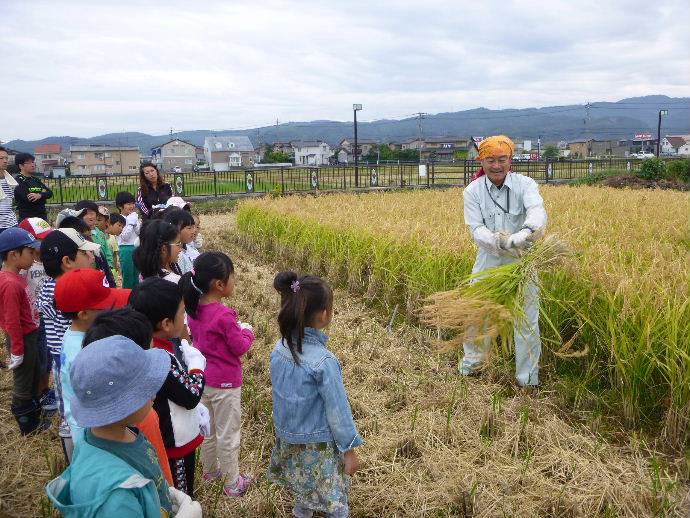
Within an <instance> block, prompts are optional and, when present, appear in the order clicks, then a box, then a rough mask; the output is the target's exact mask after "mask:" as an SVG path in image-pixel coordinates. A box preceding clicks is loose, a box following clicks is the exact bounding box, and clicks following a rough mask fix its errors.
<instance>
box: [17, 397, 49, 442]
mask: <svg viewBox="0 0 690 518" xmlns="http://www.w3.org/2000/svg"><path fill="white" fill-rule="evenodd" d="M11 408H12V414H13V415H14V418H15V419H16V420H17V424H18V425H19V431H20V432H21V434H22V435H28V434H30V433H32V432H35V431H36V430H37V429H38V428H39V427H41V429H44V428H43V427H42V424H43V423H42V420H41V405H40V404H39V403H38V402H36V401H29V402H28V403H24V404H22V405H12V407H11Z"/></svg>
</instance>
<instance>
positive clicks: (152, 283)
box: [129, 277, 182, 330]
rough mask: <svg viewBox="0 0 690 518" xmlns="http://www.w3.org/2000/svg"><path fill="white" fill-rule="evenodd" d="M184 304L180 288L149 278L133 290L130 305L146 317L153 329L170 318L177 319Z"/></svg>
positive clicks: (163, 280)
mask: <svg viewBox="0 0 690 518" xmlns="http://www.w3.org/2000/svg"><path fill="white" fill-rule="evenodd" d="M180 302H182V292H181V291H180V287H179V286H178V285H177V284H175V283H174V282H170V281H166V280H165V279H161V278H160V277H149V278H148V279H144V280H143V281H142V282H140V283H139V284H137V285H136V286H134V288H132V294H131V295H130V296H129V305H130V306H132V307H133V308H134V309H135V310H137V311H139V312H140V313H142V314H144V315H146V317H147V318H148V319H149V322H150V323H151V325H152V326H153V329H154V330H156V329H158V326H159V324H160V323H161V322H162V321H163V320H165V319H166V318H169V319H170V320H174V319H175V315H176V314H177V310H178V308H179V307H180Z"/></svg>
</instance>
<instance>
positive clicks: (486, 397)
mask: <svg viewBox="0 0 690 518" xmlns="http://www.w3.org/2000/svg"><path fill="white" fill-rule="evenodd" d="M202 233H203V235H204V238H205V240H206V246H205V248H206V249H207V250H211V249H221V250H224V251H226V252H227V253H228V254H229V255H230V256H231V257H232V259H233V261H234V262H235V265H236V272H237V290H236V294H235V297H234V298H233V299H232V300H231V301H228V303H229V304H232V305H233V306H235V307H236V308H237V310H238V312H239V314H240V318H241V319H242V320H245V321H248V322H251V323H252V324H253V325H254V329H255V332H256V334H257V341H256V343H255V345H254V347H253V348H252V350H251V351H250V352H249V353H248V354H247V356H246V359H245V363H244V373H245V375H244V376H245V377H244V386H243V408H242V411H243V431H242V433H243V436H242V451H241V468H242V470H243V471H246V472H251V473H252V474H254V475H255V476H256V477H257V478H258V481H257V484H256V485H255V486H254V488H253V489H252V490H251V491H250V492H249V494H248V495H247V496H246V497H244V498H242V499H240V500H238V501H228V500H227V499H226V498H224V497H223V496H222V494H221V493H220V485H219V484H205V485H203V486H202V487H201V489H199V490H198V493H197V497H198V498H200V499H201V501H202V503H203V505H204V510H205V512H204V516H219V517H220V516H247V517H257V518H259V517H265V516H281V517H282V516H290V510H291V502H290V500H289V497H288V495H287V494H285V493H284V492H282V491H281V490H278V489H276V488H274V487H271V486H270V485H269V484H268V483H267V482H266V481H265V478H264V474H265V471H266V467H267V464H268V459H269V456H270V451H271V447H272V444H273V431H272V422H271V387H270V376H269V371H268V356H269V353H270V351H271V349H272V348H273V344H274V343H275V341H276V339H277V337H278V334H277V325H276V323H275V317H276V315H277V310H278V295H277V293H276V292H275V291H274V290H273V288H272V281H273V276H274V274H275V272H276V271H278V270H277V269H276V266H275V265H268V264H266V263H264V262H263V261H262V260H261V259H259V258H257V257H254V256H252V255H250V254H249V253H248V252H247V251H245V249H243V247H242V246H241V245H240V240H239V239H238V236H237V234H236V232H235V227H234V216H233V215H230V214H223V215H214V216H204V217H203V218H202ZM279 266H280V265H279ZM309 273H316V274H318V273H320V272H309ZM386 325H387V322H386V321H385V318H384V317H383V316H381V315H379V314H377V313H376V312H375V311H373V310H371V309H369V308H367V306H366V305H365V304H364V302H363V301H362V300H361V299H359V298H357V297H353V296H350V295H348V294H347V293H345V292H343V291H340V290H337V291H336V294H335V318H334V321H333V324H332V326H331V328H330V329H329V335H330V337H331V340H330V342H329V346H330V347H331V348H332V349H333V350H334V351H335V353H336V355H337V356H338V358H339V359H340V361H341V363H342V365H343V372H344V378H345V384H346V386H347V389H348V393H349V396H350V401H351V405H352V407H353V412H354V415H355V419H356V421H357V425H358V428H359V430H360V433H361V434H362V435H363V436H364V438H365V444H364V446H362V447H361V448H360V456H361V458H362V461H363V468H362V470H361V472H359V473H358V474H357V475H356V477H355V478H354V479H353V484H352V491H351V510H352V516H355V517H403V516H405V517H408V516H409V517H412V516H414V517H420V516H435V517H441V516H475V517H489V516H491V517H493V516H520V517H532V516H535V517H536V516H630V517H633V516H652V515H655V514H656V515H666V516H684V515H687V508H688V507H687V506H688V499H687V494H688V486H687V484H685V483H680V482H678V477H677V475H674V473H679V472H687V466H685V465H684V464H683V462H684V461H681V460H677V461H674V460H673V459H671V458H666V457H663V456H662V455H660V454H657V455H658V461H656V462H657V464H656V465H658V466H659V468H653V467H652V466H653V463H652V461H651V460H650V453H649V452H648V451H645V450H643V448H642V445H641V444H639V442H637V441H635V440H634V439H633V438H629V441H627V443H626V445H625V446H614V445H611V444H608V443H606V442H605V441H604V440H603V439H601V438H600V437H597V436H596V435H594V434H592V433H591V432H589V431H587V430H584V429H579V428H576V427H575V426H574V425H571V424H569V423H568V422H566V421H565V420H564V418H563V416H564V415H566V414H567V413H565V412H563V411H562V409H559V407H558V405H557V403H556V401H555V400H554V399H552V398H551V396H550V394H549V393H548V391H547V390H544V389H543V390H540V391H539V392H536V393H531V394H526V393H523V392H521V391H519V390H516V388H515V387H514V386H513V385H512V384H511V382H510V380H488V379H469V380H465V379H463V378H460V377H459V376H458V375H457V368H456V361H457V360H456V359H455V358H452V357H449V356H447V355H439V354H437V353H436V352H435V351H434V349H433V347H432V346H431V345H430V341H429V338H428V336H427V335H425V334H424V333H423V332H421V331H420V330H419V329H417V328H414V327H411V326H407V325H402V326H398V327H396V328H395V329H394V331H393V332H392V333H389V332H388V331H387V329H386ZM10 385H11V378H10V376H9V374H8V372H7V371H2V372H0V516H2V515H3V511H5V512H9V511H10V510H11V511H12V512H11V514H9V515H10V516H31V515H39V516H40V515H41V513H40V508H41V506H42V505H43V506H45V501H44V500H45V499H42V498H41V495H42V494H43V493H42V486H43V485H44V484H45V482H46V481H47V480H48V479H49V478H50V477H51V472H56V471H58V469H59V463H60V460H61V452H60V448H59V442H58V440H57V437H56V435H55V434H54V433H53V434H52V435H45V434H44V435H42V436H39V437H37V438H34V439H25V438H21V437H19V436H18V434H17V433H16V430H15V428H16V425H15V424H14V422H13V419H12V417H11V415H10V413H9V398H10V392H9V387H10ZM623 442H625V441H621V443H623ZM655 481H656V483H655ZM42 500H43V504H42V503H41V501H42ZM43 515H44V516H47V515H48V514H45V513H44V514H43Z"/></svg>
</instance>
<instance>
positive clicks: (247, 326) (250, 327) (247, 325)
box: [239, 322, 254, 333]
mask: <svg viewBox="0 0 690 518" xmlns="http://www.w3.org/2000/svg"><path fill="white" fill-rule="evenodd" d="M239 325H240V329H249V330H250V331H251V332H252V333H253V332H254V327H253V326H252V325H251V324H248V323H247V322H239Z"/></svg>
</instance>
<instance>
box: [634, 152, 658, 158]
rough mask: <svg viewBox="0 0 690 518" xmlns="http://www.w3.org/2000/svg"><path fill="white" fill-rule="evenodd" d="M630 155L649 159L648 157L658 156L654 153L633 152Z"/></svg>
mask: <svg viewBox="0 0 690 518" xmlns="http://www.w3.org/2000/svg"><path fill="white" fill-rule="evenodd" d="M630 156H631V157H633V158H642V159H643V160H644V159H647V158H655V157H656V155H655V154H654V153H633V154H632V155H630Z"/></svg>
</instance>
